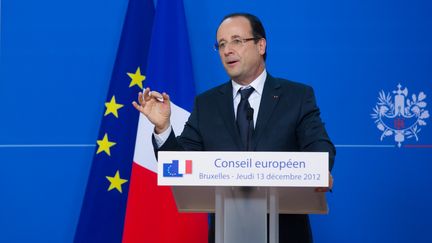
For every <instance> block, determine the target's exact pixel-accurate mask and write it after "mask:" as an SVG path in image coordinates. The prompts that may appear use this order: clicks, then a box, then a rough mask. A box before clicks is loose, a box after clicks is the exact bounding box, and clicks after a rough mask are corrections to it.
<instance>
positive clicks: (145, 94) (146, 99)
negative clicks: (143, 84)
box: [143, 88, 151, 101]
mask: <svg viewBox="0 0 432 243" xmlns="http://www.w3.org/2000/svg"><path fill="white" fill-rule="evenodd" d="M143 99H144V101H149V100H150V99H151V97H150V88H146V89H145V90H144V95H143Z"/></svg>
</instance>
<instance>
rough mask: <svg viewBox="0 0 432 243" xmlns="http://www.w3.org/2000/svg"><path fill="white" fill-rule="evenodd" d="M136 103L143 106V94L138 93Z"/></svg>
mask: <svg viewBox="0 0 432 243" xmlns="http://www.w3.org/2000/svg"><path fill="white" fill-rule="evenodd" d="M138 103H139V104H140V105H144V104H145V101H144V95H143V93H141V92H139V93H138Z"/></svg>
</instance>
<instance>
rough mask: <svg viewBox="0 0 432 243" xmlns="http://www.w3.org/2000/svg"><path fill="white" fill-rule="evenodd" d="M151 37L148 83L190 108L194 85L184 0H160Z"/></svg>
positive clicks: (179, 104)
mask: <svg viewBox="0 0 432 243" xmlns="http://www.w3.org/2000/svg"><path fill="white" fill-rule="evenodd" d="M173 25H175V28H174V27H173ZM152 38H153V41H152V46H151V49H150V52H149V64H148V69H147V85H148V86H149V87H150V88H151V89H152V90H156V91H160V92H166V93H168V94H169V95H170V97H171V101H172V102H174V103H175V104H176V105H178V106H180V107H182V108H183V109H185V110H188V111H191V110H192V106H193V101H194V97H195V85H194V77H193V71H192V59H191V52H190V47H189V37H188V31H187V26H186V17H185V15H184V7H183V1H180V0H161V1H158V6H157V13H156V16H155V24H154V27H153V34H152Z"/></svg>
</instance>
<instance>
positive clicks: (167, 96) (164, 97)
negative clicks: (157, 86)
mask: <svg viewBox="0 0 432 243" xmlns="http://www.w3.org/2000/svg"><path fill="white" fill-rule="evenodd" d="M162 98H163V100H164V102H165V101H166V102H167V103H169V102H170V97H169V95H168V94H167V93H165V92H163V93H162Z"/></svg>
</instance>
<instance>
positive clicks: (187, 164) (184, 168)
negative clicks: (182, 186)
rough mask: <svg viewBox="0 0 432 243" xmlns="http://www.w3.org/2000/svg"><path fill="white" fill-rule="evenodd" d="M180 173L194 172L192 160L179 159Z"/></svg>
mask: <svg viewBox="0 0 432 243" xmlns="http://www.w3.org/2000/svg"><path fill="white" fill-rule="evenodd" d="M179 173H180V174H192V160H179Z"/></svg>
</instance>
